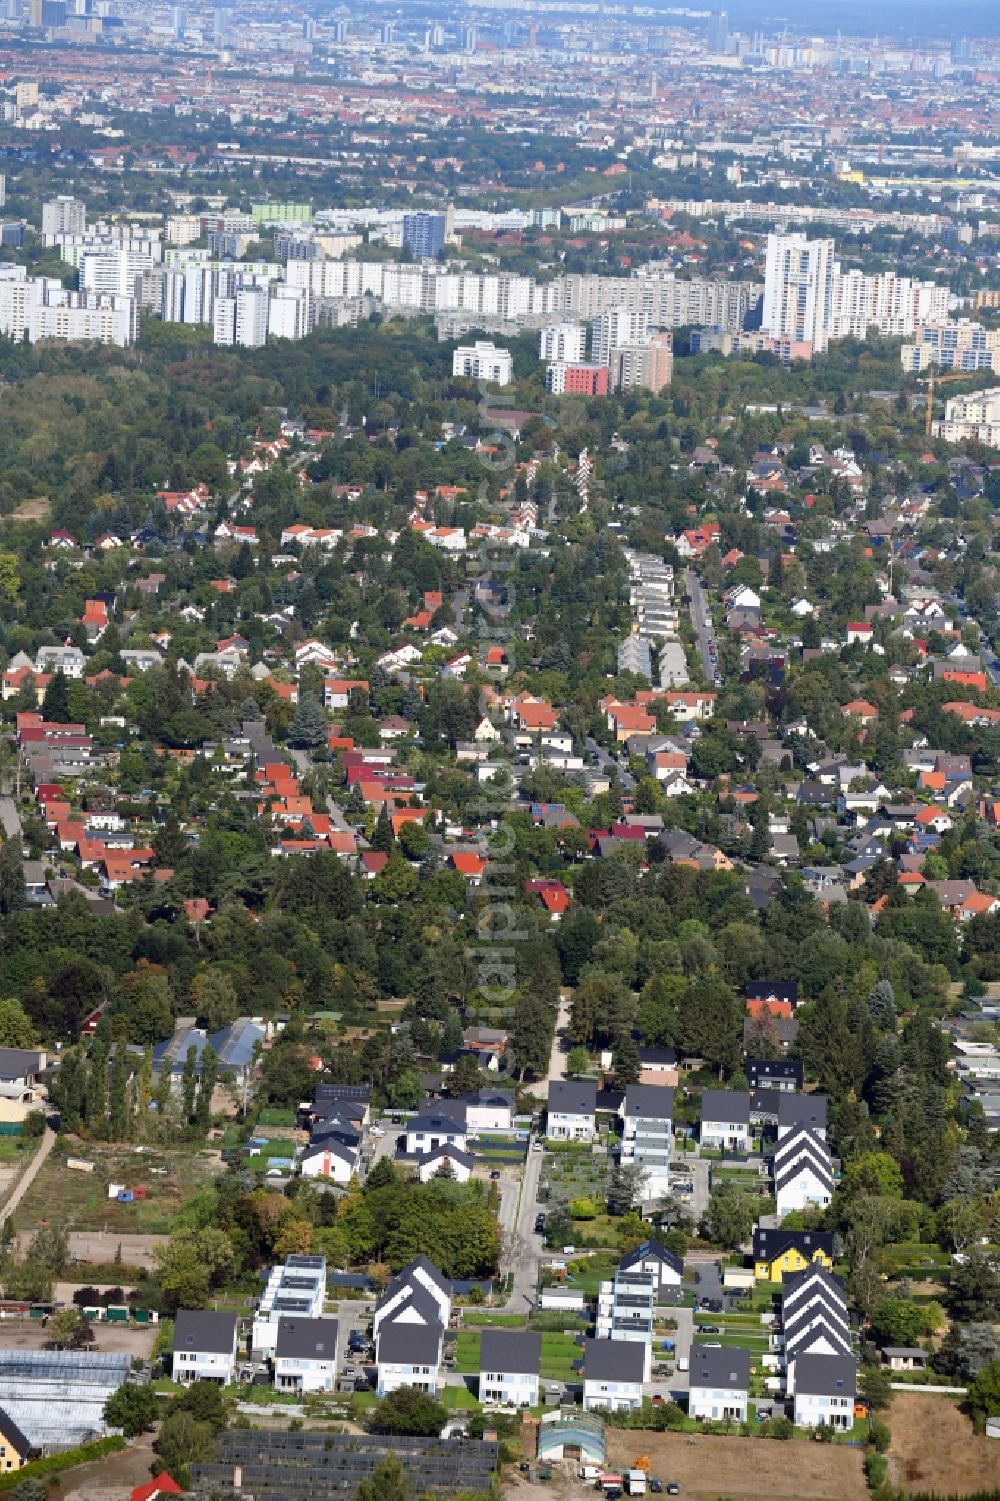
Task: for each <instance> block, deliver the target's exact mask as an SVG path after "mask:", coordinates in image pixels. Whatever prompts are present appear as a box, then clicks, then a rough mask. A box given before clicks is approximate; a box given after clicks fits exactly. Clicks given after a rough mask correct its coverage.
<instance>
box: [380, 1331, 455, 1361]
mask: <svg viewBox="0 0 1000 1501" xmlns="http://www.w3.org/2000/svg"><path fill="white" fill-rule="evenodd" d="M443 1334H444V1331H443V1329H442V1327H441V1325H440V1324H396V1323H392V1324H383V1326H382V1328H381V1329H380V1330H379V1336H378V1363H379V1365H429V1366H436V1365H437V1363H438V1361H439V1359H440V1357H441V1340H442V1337H443Z"/></svg>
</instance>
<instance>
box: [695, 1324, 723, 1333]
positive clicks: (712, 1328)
mask: <svg viewBox="0 0 1000 1501" xmlns="http://www.w3.org/2000/svg"><path fill="white" fill-rule="evenodd" d="M698 1333H699V1334H721V1333H722V1330H721V1328H720V1327H719V1325H718V1324H699V1325H698Z"/></svg>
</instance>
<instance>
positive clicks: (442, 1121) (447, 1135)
mask: <svg viewBox="0 0 1000 1501" xmlns="http://www.w3.org/2000/svg"><path fill="white" fill-rule="evenodd" d="M448 1109H449V1111H450V1112H451V1113H448V1114H445V1113H444V1111H443V1110H442V1112H441V1113H440V1114H438V1113H434V1114H430V1113H428V1114H421V1115H415V1116H413V1118H412V1119H411V1120H410V1121H408V1122H407V1125H406V1133H405V1135H406V1153H407V1156H409V1157H420V1156H424V1155H425V1154H426V1153H427V1152H433V1151H434V1150H435V1149H436V1148H437V1147H457V1148H458V1149H459V1151H461V1152H464V1151H465V1150H466V1145H467V1142H468V1130H467V1127H466V1124H465V1118H464V1117H465V1110H464V1107H462V1105H461V1103H460V1102H459V1101H455V1102H449V1105H448Z"/></svg>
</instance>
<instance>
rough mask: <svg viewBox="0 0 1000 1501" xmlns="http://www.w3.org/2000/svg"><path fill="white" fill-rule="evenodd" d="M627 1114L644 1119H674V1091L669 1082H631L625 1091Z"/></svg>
mask: <svg viewBox="0 0 1000 1501" xmlns="http://www.w3.org/2000/svg"><path fill="white" fill-rule="evenodd" d="M625 1114H626V1116H639V1117H641V1118H642V1119H643V1120H652V1121H669V1120H673V1117H674V1091H673V1089H672V1088H671V1087H670V1085H669V1084H630V1085H629V1086H628V1088H627V1089H626V1091H625Z"/></svg>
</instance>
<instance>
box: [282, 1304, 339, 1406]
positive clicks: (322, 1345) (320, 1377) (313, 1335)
mask: <svg viewBox="0 0 1000 1501" xmlns="http://www.w3.org/2000/svg"><path fill="white" fill-rule="evenodd" d="M339 1332H340V1326H339V1324H338V1322H337V1320H336V1319H313V1318H290V1317H289V1316H288V1315H287V1314H283V1315H282V1317H281V1318H279V1320H278V1331H277V1342H276V1344H275V1350H274V1384H275V1386H276V1387H277V1388H278V1390H279V1391H283V1392H303V1393H304V1392H332V1391H333V1390H334V1388H335V1386H336V1382H337V1343H338V1337H339Z"/></svg>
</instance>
